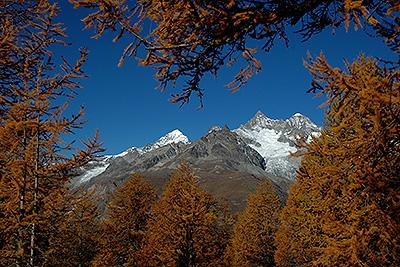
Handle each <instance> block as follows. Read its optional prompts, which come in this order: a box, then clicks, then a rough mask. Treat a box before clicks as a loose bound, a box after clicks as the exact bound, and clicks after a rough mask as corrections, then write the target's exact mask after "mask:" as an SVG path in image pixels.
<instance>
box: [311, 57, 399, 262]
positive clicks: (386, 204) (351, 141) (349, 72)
mask: <svg viewBox="0 0 400 267" xmlns="http://www.w3.org/2000/svg"><path fill="white" fill-rule="evenodd" d="M307 67H308V68H309V70H310V71H311V73H312V74H313V75H314V84H315V86H317V87H318V88H322V91H321V93H322V94H325V95H327V96H328V101H327V103H328V104H330V106H331V114H329V115H330V116H329V119H330V121H329V123H330V134H331V135H332V136H333V138H335V139H336V140H337V141H338V144H340V145H338V146H337V147H336V148H335V149H334V151H333V153H334V155H335V156H336V157H337V158H341V159H343V160H342V163H341V164H340V165H341V166H342V168H344V169H343V170H342V171H341V172H340V173H338V174H336V175H334V174H332V175H331V176H330V177H323V179H321V181H320V183H322V185H323V186H324V187H325V191H324V195H322V199H323V203H322V204H323V205H324V206H326V208H327V211H326V214H325V217H324V224H323V226H324V231H325V232H326V233H331V234H330V235H329V236H328V238H327V246H326V248H324V249H323V250H322V252H323V253H322V255H321V257H319V258H318V259H317V260H316V263H317V264H320V263H326V262H331V263H335V265H337V266H339V265H343V266H347V265H352V266H364V265H369V266H396V265H399V264H400V239H399V234H400V215H399V214H400V213H399V211H400V202H399V200H400V198H399V197H400V188H399V182H400V180H399V177H400V165H399V163H400V157H399V156H400V153H399V152H400V145H399V136H400V87H399V78H398V77H399V73H398V71H396V70H385V69H381V68H380V67H379V66H378V64H377V62H376V61H374V60H372V59H371V58H366V57H364V56H360V57H359V58H358V59H357V60H356V61H354V62H353V63H352V64H349V63H346V71H341V70H338V69H334V68H332V67H330V66H329V65H328V64H327V62H326V60H325V58H324V57H323V55H321V57H318V58H317V60H316V61H314V62H311V64H307Z"/></svg>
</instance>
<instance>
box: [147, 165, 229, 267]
mask: <svg viewBox="0 0 400 267" xmlns="http://www.w3.org/2000/svg"><path fill="white" fill-rule="evenodd" d="M198 181H199V180H198V178H197V177H196V176H195V174H194V172H193V169H192V168H191V167H189V165H188V164H187V163H184V164H182V165H180V166H178V167H177V170H176V172H175V173H174V174H173V175H172V177H171V178H170V181H169V182H167V184H166V186H165V190H164V195H163V197H162V198H161V199H160V200H159V201H158V202H156V203H155V205H154V206H153V208H152V211H151V217H150V220H149V224H148V228H147V230H146V233H145V240H146V242H145V244H144V246H143V248H142V250H141V251H140V259H141V261H140V265H142V266H223V265H224V257H223V255H224V252H225V249H226V246H227V243H228V238H229V229H228V225H227V223H228V222H229V217H228V215H227V213H226V207H224V206H222V205H221V204H220V203H219V202H218V201H217V200H216V199H215V198H214V197H213V196H212V195H211V194H209V193H206V192H205V191H204V189H202V188H200V187H199V186H198Z"/></svg>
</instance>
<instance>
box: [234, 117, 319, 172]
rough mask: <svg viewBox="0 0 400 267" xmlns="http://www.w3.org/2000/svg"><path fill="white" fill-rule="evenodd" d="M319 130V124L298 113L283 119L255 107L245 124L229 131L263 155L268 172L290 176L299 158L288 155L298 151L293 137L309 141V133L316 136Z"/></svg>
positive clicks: (295, 169)
mask: <svg viewBox="0 0 400 267" xmlns="http://www.w3.org/2000/svg"><path fill="white" fill-rule="evenodd" d="M321 130H322V127H320V126H317V125H315V124H314V123H313V122H312V121H311V120H310V119H309V118H307V117H306V116H304V115H302V114H300V113H296V114H294V115H293V116H292V117H290V118H289V119H287V120H285V121H284V120H282V119H281V120H274V119H270V118H268V117H266V116H265V115H264V114H263V113H262V112H261V111H258V112H257V113H256V115H255V116H254V117H253V118H252V119H251V120H249V121H248V122H247V123H246V124H245V125H241V126H240V127H239V128H238V129H235V130H233V131H234V132H235V133H237V134H238V135H239V136H241V137H242V138H243V139H244V140H245V142H246V143H248V145H249V146H251V147H252V148H253V149H254V150H256V151H257V152H258V153H260V155H261V156H263V157H264V158H265V162H266V166H265V168H266V170H267V171H268V172H270V173H273V174H274V175H277V176H283V177H287V178H291V179H294V177H295V175H296V171H297V169H298V166H299V163H300V161H299V160H296V159H293V158H289V155H290V152H293V153H294V152H297V151H298V148H297V146H296V137H299V136H302V137H304V138H305V139H306V140H307V141H310V140H311V138H312V136H316V137H317V136H319V134H320V132H321Z"/></svg>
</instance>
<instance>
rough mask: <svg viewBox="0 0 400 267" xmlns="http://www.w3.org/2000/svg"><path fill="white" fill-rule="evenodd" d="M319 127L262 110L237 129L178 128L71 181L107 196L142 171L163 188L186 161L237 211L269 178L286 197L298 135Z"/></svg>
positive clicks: (95, 164) (295, 165)
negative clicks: (198, 132) (199, 132)
mask: <svg viewBox="0 0 400 267" xmlns="http://www.w3.org/2000/svg"><path fill="white" fill-rule="evenodd" d="M320 131H321V127H318V126H316V125H315V124H314V123H312V122H311V121H310V120H309V119H308V118H307V117H305V116H303V115H301V114H296V115H294V116H293V117H291V118H290V119H288V120H286V121H283V120H272V119H269V118H267V117H265V116H264V115H263V114H262V113H261V112H257V114H256V116H255V117H254V118H252V119H251V120H250V121H249V122H247V123H246V124H245V125H242V126H240V127H239V128H238V129H236V130H233V131H231V130H230V129H229V128H228V127H227V126H226V125H225V126H224V127H218V126H214V127H211V128H210V129H209V130H208V131H207V133H206V134H205V135H204V136H202V137H201V138H200V139H198V140H196V141H194V142H190V141H189V139H188V138H187V137H186V136H184V135H183V134H182V133H181V132H180V131H179V130H175V131H173V132H171V133H169V134H167V135H165V136H163V137H161V138H160V139H159V140H157V141H156V142H155V143H153V144H148V145H146V146H144V147H142V148H135V147H133V148H130V149H128V150H126V151H125V152H123V153H121V154H118V155H115V156H104V157H102V158H100V159H99V161H97V162H93V163H91V164H89V166H88V168H87V169H86V170H84V171H82V175H81V176H79V177H77V178H75V179H74V181H72V183H73V184H74V185H76V186H77V185H81V184H83V185H84V186H85V187H95V186H96V187H98V188H100V189H101V190H100V191H101V193H103V194H105V195H108V194H109V193H110V192H112V191H113V190H114V189H115V187H116V186H118V185H119V184H120V183H122V181H123V180H124V179H127V178H129V176H130V175H131V174H133V173H138V172H140V173H142V175H143V176H144V177H145V178H146V179H147V180H148V181H149V182H150V184H152V186H154V187H156V188H157V189H158V190H159V192H160V193H161V192H162V188H163V186H164V184H165V182H166V181H167V180H168V179H169V176H170V175H171V173H173V172H174V170H175V169H176V166H177V165H178V164H179V163H181V162H184V161H186V162H188V163H190V164H191V165H192V166H193V167H194V169H195V172H196V174H197V175H198V176H199V177H200V183H201V186H203V187H204V188H205V189H206V190H208V191H210V192H211V193H213V194H215V195H217V196H218V195H220V196H224V197H226V198H227V199H228V203H229V205H230V207H231V208H232V210H233V211H241V210H242V209H243V208H244V206H245V200H246V197H247V195H248V194H249V192H251V191H253V190H254V189H255V187H256V186H257V185H258V183H259V182H260V181H261V180H263V179H265V178H266V177H268V178H269V179H271V180H272V181H273V182H274V185H275V188H276V190H277V192H278V194H279V195H281V196H282V197H283V198H284V199H285V198H286V197H287V194H288V190H289V185H290V184H291V183H294V181H295V179H294V175H295V172H296V170H297V169H298V166H299V164H300V159H299V158H289V151H290V152H296V151H297V148H296V143H295V136H296V135H302V136H303V137H305V138H310V137H311V135H318V134H319V132H320Z"/></svg>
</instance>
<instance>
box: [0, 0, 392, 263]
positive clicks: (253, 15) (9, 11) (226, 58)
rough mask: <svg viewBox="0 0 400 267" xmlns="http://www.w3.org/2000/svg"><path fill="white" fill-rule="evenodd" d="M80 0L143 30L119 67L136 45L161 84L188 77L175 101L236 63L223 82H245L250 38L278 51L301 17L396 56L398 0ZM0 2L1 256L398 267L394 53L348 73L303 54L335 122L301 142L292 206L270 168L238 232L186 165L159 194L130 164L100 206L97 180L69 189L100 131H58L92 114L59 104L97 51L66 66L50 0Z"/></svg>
mask: <svg viewBox="0 0 400 267" xmlns="http://www.w3.org/2000/svg"><path fill="white" fill-rule="evenodd" d="M70 2H72V3H74V4H75V6H76V7H80V6H82V7H86V8H90V9H92V10H93V13H92V14H90V15H89V16H88V17H87V18H85V19H84V22H85V23H86V24H87V28H90V27H94V29H95V31H96V36H95V37H99V36H101V35H102V34H103V33H104V32H105V31H106V30H108V29H111V30H113V31H118V32H119V34H118V36H117V37H116V40H118V39H120V38H122V37H123V36H124V35H126V34H131V35H132V36H133V37H134V38H135V39H134V41H133V42H132V43H131V44H130V45H129V46H128V47H127V48H126V51H125V53H124V54H123V56H122V58H121V61H120V64H122V62H123V60H124V58H125V57H130V56H137V57H141V58H142V59H139V61H140V63H141V65H144V66H153V67H154V68H155V69H156V70H157V74H156V78H157V80H158V81H159V82H160V88H162V89H165V88H166V87H167V85H168V84H169V83H172V84H173V85H175V84H176V82H177V81H178V79H179V78H180V77H184V78H185V79H186V87H184V88H183V92H181V93H178V94H174V95H173V97H172V101H173V102H181V103H185V102H187V101H188V100H189V98H190V96H191V94H192V93H193V92H194V93H197V95H198V96H199V97H200V99H201V97H202V94H203V90H202V88H201V87H200V81H201V78H202V77H203V76H204V75H205V74H207V73H211V74H213V75H215V76H216V75H217V72H218V70H219V69H220V67H221V66H222V65H225V64H226V65H229V66H230V65H233V64H234V63H235V62H238V63H239V65H240V68H239V70H238V74H237V75H236V76H235V77H234V79H233V82H232V83H230V84H228V86H229V87H230V88H231V90H232V91H235V90H237V89H238V88H239V87H240V86H241V85H243V84H245V83H246V82H247V80H249V79H250V78H251V76H252V75H253V74H254V73H256V72H258V71H260V70H261V65H260V62H259V61H258V60H257V59H256V58H255V53H256V52H257V49H256V48H251V47H249V45H248V43H247V41H248V40H249V39H255V40H262V41H263V42H264V43H263V44H262V47H261V49H264V50H267V51H268V50H269V49H270V48H272V46H273V45H274V42H275V41H276V40H277V39H282V40H284V41H286V42H287V41H288V40H287V36H286V33H287V28H289V27H292V26H295V25H298V26H299V27H298V29H299V31H298V32H299V33H300V34H301V35H302V37H303V39H304V40H307V39H308V38H310V37H311V36H313V35H314V34H316V33H318V32H320V31H321V30H323V29H325V28H327V27H332V29H333V30H334V29H335V28H336V27H339V26H341V25H343V26H344V27H346V28H349V27H350V24H353V26H354V27H355V28H363V29H365V30H366V31H369V32H370V33H371V32H372V33H373V34H374V35H375V36H377V37H380V38H383V40H384V41H385V42H386V43H387V44H388V45H389V47H390V48H391V49H392V50H393V51H394V52H395V53H398V54H399V47H400V43H399V36H400V22H399V21H400V20H399V17H398V14H399V11H400V3H399V1H394V0H393V1H392V0H388V1H379V2H378V3H376V2H377V1H355V0H329V1H316V0H302V1H301V0H299V1H280V0H272V1H249V0H240V1H239V0H219V1H204V0H195V1H186V0H177V1H160V0H158V1H156V0H140V1H132V2H129V1H126V0H120V1H108V0H74V1H72V0H71V1H70ZM0 11H1V12H0V21H1V28H0V64H1V65H0V69H1V72H0V120H1V123H0V265H1V266H18V267H19V266H224V265H235V266H265V265H267V266H272V265H274V264H276V265H277V266H400V238H399V237H400V216H399V214H400V192H399V191H400V187H399V184H400V181H399V177H400V173H399V172H400V162H399V161H400V160H399V156H400V151H399V150H400V140H399V138H400V132H399V130H400V89H399V88H400V87H399V85H400V82H399V74H400V72H399V68H398V62H391V63H392V65H385V64H383V63H388V62H382V61H377V60H374V59H373V58H371V57H365V56H363V55H361V56H360V57H359V58H357V59H356V60H355V61H354V62H353V63H350V62H347V61H345V69H343V70H342V69H339V68H333V67H331V66H330V65H329V64H328V63H327V60H326V59H325V57H324V56H323V54H321V55H320V56H319V57H316V58H315V59H313V58H312V57H311V56H309V61H308V62H305V65H306V67H307V68H308V69H309V71H310V73H311V74H312V76H313V81H312V88H311V90H310V91H311V92H314V93H316V94H317V96H324V97H326V99H327V101H326V103H325V104H324V106H323V107H325V109H326V118H325V119H326V120H325V129H324V130H323V131H322V133H321V135H320V136H318V137H315V138H313V140H312V141H311V142H310V143H306V142H304V140H300V141H299V145H300V146H304V147H305V148H307V152H306V153H304V154H303V155H302V156H303V159H302V163H301V166H300V169H299V171H298V176H297V183H296V184H295V185H293V186H292V188H291V190H290V195H289V198H288V201H287V205H286V207H284V209H283V210H282V212H281V209H280V206H281V203H280V200H279V199H278V198H277V197H276V195H275V194H274V192H273V189H272V184H271V182H269V180H266V181H265V182H264V183H262V184H261V185H260V187H259V188H258V189H257V191H256V192H255V193H254V194H252V195H250V196H249V199H248V206H247V208H246V210H245V211H244V213H242V214H240V215H239V216H238V220H237V222H236V223H235V224H234V226H233V231H232V225H233V221H232V217H231V216H230V215H229V213H228V212H227V208H226V206H225V205H224V204H223V203H221V202H220V201H218V200H217V199H216V198H215V197H214V196H212V195H211V194H210V193H208V192H206V191H205V190H204V189H203V188H201V187H200V186H199V181H200V178H199V177H197V176H196V175H195V173H194V171H193V169H192V168H191V167H190V166H189V165H188V164H187V163H184V164H181V165H180V166H178V167H177V169H176V172H175V173H174V174H173V175H172V176H171V177H170V180H169V182H168V183H167V184H166V186H165V190H164V192H163V195H162V196H161V197H160V198H159V199H157V197H156V192H155V189H153V188H152V187H151V186H150V185H149V184H148V183H147V182H146V181H145V177H144V178H142V177H141V176H140V175H133V176H132V177H131V178H130V179H128V180H127V181H126V182H125V183H124V184H123V185H122V186H121V187H118V188H117V189H116V191H115V192H114V193H113V195H112V196H111V200H110V202H109V204H108V206H107V208H106V213H105V216H104V217H101V216H102V214H101V213H100V210H99V207H98V201H97V197H96V191H85V190H81V189H79V188H78V189H75V190H71V189H70V188H69V186H70V184H69V181H70V179H71V178H72V177H74V176H75V175H76V174H77V172H76V171H77V169H79V168H80V167H83V166H85V164H86V163H87V162H89V161H91V160H93V159H94V154H95V153H96V152H100V151H102V149H101V148H100V145H99V144H98V139H99V137H98V134H97V132H96V134H95V136H94V137H93V139H88V140H87V141H86V142H83V143H84V144H85V146H86V148H85V149H83V150H81V149H74V148H73V147H72V146H71V144H68V143H66V142H65V141H64V139H63V138H64V136H65V135H66V134H71V133H73V132H74V130H75V129H77V128H80V127H82V126H83V124H84V120H83V112H84V111H83V109H81V110H80V111H78V113H77V114H76V115H72V116H70V117H66V116H64V113H65V110H66V108H67V107H68V104H69V102H70V101H71V100H72V99H73V97H74V96H75V95H76V93H77V91H78V90H79V89H81V87H80V85H79V79H81V78H84V77H86V76H85V75H84V74H83V71H82V69H81V68H82V65H83V63H84V62H85V58H86V56H87V51H86V49H84V48H83V49H82V50H81V52H80V56H79V57H78V60H77V61H76V63H75V64H69V63H68V62H67V61H66V60H64V59H63V58H61V62H62V63H61V66H60V70H59V71H57V70H58V68H57V66H55V65H54V61H55V55H54V54H53V51H52V47H53V46H54V45H57V44H58V45H66V43H65V41H63V40H64V38H65V37H66V34H65V30H64V29H63V28H62V25H61V24H58V23H54V19H55V17H56V16H57V15H58V13H59V9H58V8H57V5H56V4H53V2H51V1H50V0H37V1H30V0H25V1H1V2H0ZM149 21H150V22H151V24H149V23H148V22H149ZM147 31H148V32H149V34H148V35H146V34H144V33H145V32H147ZM141 47H143V48H144V50H140V49H139V48H141ZM143 52H144V54H142V53H143ZM384 66H385V67H386V68H385V67H384ZM388 66H390V68H389V67H388ZM71 150H72V151H71ZM73 151H75V152H74V154H72V155H71V156H69V157H68V156H65V155H66V153H67V152H68V153H70V152H73Z"/></svg>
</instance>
